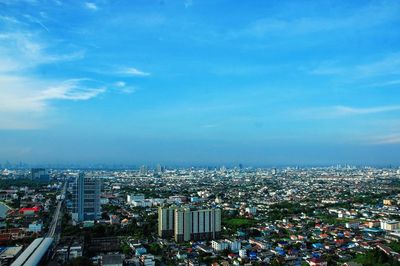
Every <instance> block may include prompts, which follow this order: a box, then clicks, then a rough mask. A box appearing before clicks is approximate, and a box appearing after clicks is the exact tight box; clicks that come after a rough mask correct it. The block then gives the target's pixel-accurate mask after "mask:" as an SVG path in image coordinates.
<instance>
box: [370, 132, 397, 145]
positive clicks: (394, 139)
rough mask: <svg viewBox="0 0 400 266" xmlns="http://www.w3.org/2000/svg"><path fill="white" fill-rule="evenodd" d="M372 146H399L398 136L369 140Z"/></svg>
mask: <svg viewBox="0 0 400 266" xmlns="http://www.w3.org/2000/svg"><path fill="white" fill-rule="evenodd" d="M370 143H372V144H400V134H392V135H387V136H380V137H375V138H373V139H372V140H370Z"/></svg>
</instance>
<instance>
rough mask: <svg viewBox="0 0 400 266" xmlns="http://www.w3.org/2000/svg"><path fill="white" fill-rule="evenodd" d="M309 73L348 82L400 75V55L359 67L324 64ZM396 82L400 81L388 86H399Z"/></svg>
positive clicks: (345, 64) (393, 54)
mask: <svg viewBox="0 0 400 266" xmlns="http://www.w3.org/2000/svg"><path fill="white" fill-rule="evenodd" d="M307 72H308V73H309V74H313V75H341V76H343V77H346V79H347V80H352V79H353V80H354V79H356V80H359V79H367V78H371V77H379V76H380V77H383V76H389V75H399V74H400V53H392V54H388V55H385V56H383V57H382V58H380V59H377V60H375V61H372V62H369V63H364V64H358V65H349V64H348V63H339V62H337V61H335V62H331V61H327V62H322V63H320V64H319V65H318V66H316V67H314V68H312V69H311V70H308V71H307ZM396 82H398V81H394V82H393V83H388V84H386V85H392V84H397V83H396Z"/></svg>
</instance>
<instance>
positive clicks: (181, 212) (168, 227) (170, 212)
mask: <svg viewBox="0 0 400 266" xmlns="http://www.w3.org/2000/svg"><path fill="white" fill-rule="evenodd" d="M158 215H159V216H158V218H159V220H158V221H159V236H160V237H172V236H173V237H174V239H175V241H176V242H184V241H190V240H195V241H196V240H211V239H217V238H219V237H220V234H221V210H220V209H216V208H211V209H193V208H189V207H182V208H174V207H170V208H161V207H160V208H159V212H158Z"/></svg>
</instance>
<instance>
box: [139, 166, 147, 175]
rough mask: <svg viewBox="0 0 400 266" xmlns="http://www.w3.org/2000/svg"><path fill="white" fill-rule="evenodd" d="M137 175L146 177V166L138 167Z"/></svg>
mask: <svg viewBox="0 0 400 266" xmlns="http://www.w3.org/2000/svg"><path fill="white" fill-rule="evenodd" d="M139 174H140V175H141V176H145V175H147V166H146V165H142V166H140V169H139Z"/></svg>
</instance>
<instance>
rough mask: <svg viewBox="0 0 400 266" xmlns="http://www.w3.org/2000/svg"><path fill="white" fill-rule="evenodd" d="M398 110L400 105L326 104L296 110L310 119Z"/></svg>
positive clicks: (298, 113)
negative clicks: (355, 105) (360, 105)
mask: <svg viewBox="0 0 400 266" xmlns="http://www.w3.org/2000/svg"><path fill="white" fill-rule="evenodd" d="M396 111H400V105H387V106H374V107H351V106H343V105H336V106H327V107H317V108H306V109H303V110H296V114H297V115H301V116H303V117H306V118H311V119H327V118H328V119H329V118H340V117H346V116H356V115H369V114H379V113H387V112H396Z"/></svg>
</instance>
